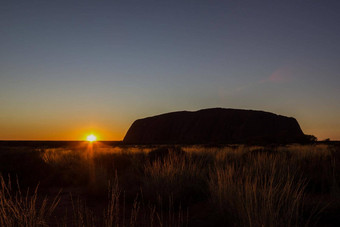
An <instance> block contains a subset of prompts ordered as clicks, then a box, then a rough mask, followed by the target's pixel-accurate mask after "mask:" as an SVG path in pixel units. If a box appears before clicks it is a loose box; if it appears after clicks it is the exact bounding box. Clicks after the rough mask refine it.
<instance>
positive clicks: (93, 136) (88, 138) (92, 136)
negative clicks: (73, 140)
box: [86, 134, 97, 142]
mask: <svg viewBox="0 0 340 227" xmlns="http://www.w3.org/2000/svg"><path fill="white" fill-rule="evenodd" d="M86 140H87V141H89V142H94V141H96V140H97V137H96V136H95V135H93V134H91V135H89V136H87V137H86Z"/></svg>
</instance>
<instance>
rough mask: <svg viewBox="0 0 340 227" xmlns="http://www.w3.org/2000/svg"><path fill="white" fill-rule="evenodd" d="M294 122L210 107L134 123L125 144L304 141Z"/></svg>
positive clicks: (293, 120) (284, 118)
mask: <svg viewBox="0 0 340 227" xmlns="http://www.w3.org/2000/svg"><path fill="white" fill-rule="evenodd" d="M305 137H306V136H305V135H304V134H303V132H302V130H301V128H300V126H299V124H298V122H297V121H296V120H295V119H294V118H292V117H285V116H281V115H276V114H273V113H269V112H264V111H254V110H239V109H223V108H213V109H204V110H199V111H195V112H189V111H180V112H173V113H166V114H162V115H157V116H153V117H148V118H144V119H139V120H136V121H135V122H134V123H133V124H132V125H131V127H130V128H129V130H128V132H127V133H126V135H125V138H124V143H129V144H221V143H290V142H303V141H305Z"/></svg>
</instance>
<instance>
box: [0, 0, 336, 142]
mask: <svg viewBox="0 0 340 227" xmlns="http://www.w3.org/2000/svg"><path fill="white" fill-rule="evenodd" d="M339 10H340V2H339V1H318V0H310V1H128V0H126V1H71V0H70V1H13V0H12V1H2V2H1V5H0V33H1V36H0V106H1V113H0V139H82V138H83V137H84V136H85V134H87V133H90V132H94V133H97V134H98V136H99V138H101V139H105V140H120V139H122V138H123V136H124V134H125V132H126V131H127V129H128V127H129V126H130V124H131V123H132V122H133V121H134V120H135V119H137V118H142V117H146V116H150V115H156V114H160V113H164V112H170V111H177V110H198V109H203V108H209V107H225V108H242V109H257V110H265V111H269V112H274V113H277V114H282V115H287V116H293V117H295V118H296V119H297V120H298V121H299V123H300V125H301V127H302V129H303V131H304V132H305V133H307V134H313V135H315V136H317V137H318V138H319V139H325V138H331V139H338V140H340V118H339V116H340V102H339V97H340V75H339V74H340V73H339V72H340V64H339V59H340V29H339V28H338V27H339V24H340V14H339V13H338V12H339Z"/></svg>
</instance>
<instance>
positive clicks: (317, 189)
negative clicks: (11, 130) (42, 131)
mask: <svg viewBox="0 0 340 227" xmlns="http://www.w3.org/2000/svg"><path fill="white" fill-rule="evenodd" d="M0 145H1V146H0V173H1V177H0V183H1V184H0V226H123V227H124V226H339V223H340V220H339V217H338V214H339V213H340V175H339V174H340V165H339V164H340V146H338V145H334V144H314V145H289V146H270V147H263V146H239V145H238V146H226V147H203V146H188V147H185V146H182V147H179V146H172V147H166V146H154V147H152V146H147V147H146V146H136V147H134V146H125V147H124V146H116V147H113V146H112V144H109V143H106V144H105V143H101V142H96V143H93V144H90V143H87V142H78V143H75V142H73V143H64V144H61V146H62V147H58V146H57V145H58V144H57V143H56V144H53V145H51V144H49V145H48V143H33V144H27V143H26V144H25V143H21V144H20V143H17V144H15V143H14V142H12V143H8V142H7V143H2V144H0ZM59 145H60V144H59Z"/></svg>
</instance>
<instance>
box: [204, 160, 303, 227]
mask: <svg viewBox="0 0 340 227" xmlns="http://www.w3.org/2000/svg"><path fill="white" fill-rule="evenodd" d="M286 164H287V163H286V162H285V161H284V160H282V159H280V158H278V157H277V156H273V155H268V154H257V155H255V156H254V157H253V158H252V159H251V160H249V162H244V163H243V165H242V166H235V165H233V164H231V165H226V166H221V165H216V167H215V169H213V170H211V173H210V176H211V177H210V182H209V188H210V193H211V198H212V202H213V204H215V206H217V207H218V209H219V213H220V215H221V217H225V218H226V220H225V221H226V222H227V223H234V224H236V225H239V226H299V225H300V224H301V223H300V221H301V216H300V215H301V213H302V208H303V199H304V187H305V180H304V179H301V178H300V177H299V176H297V175H295V174H294V173H292V172H291V171H289V170H288V169H287V165H286ZM288 166H289V165H288Z"/></svg>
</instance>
